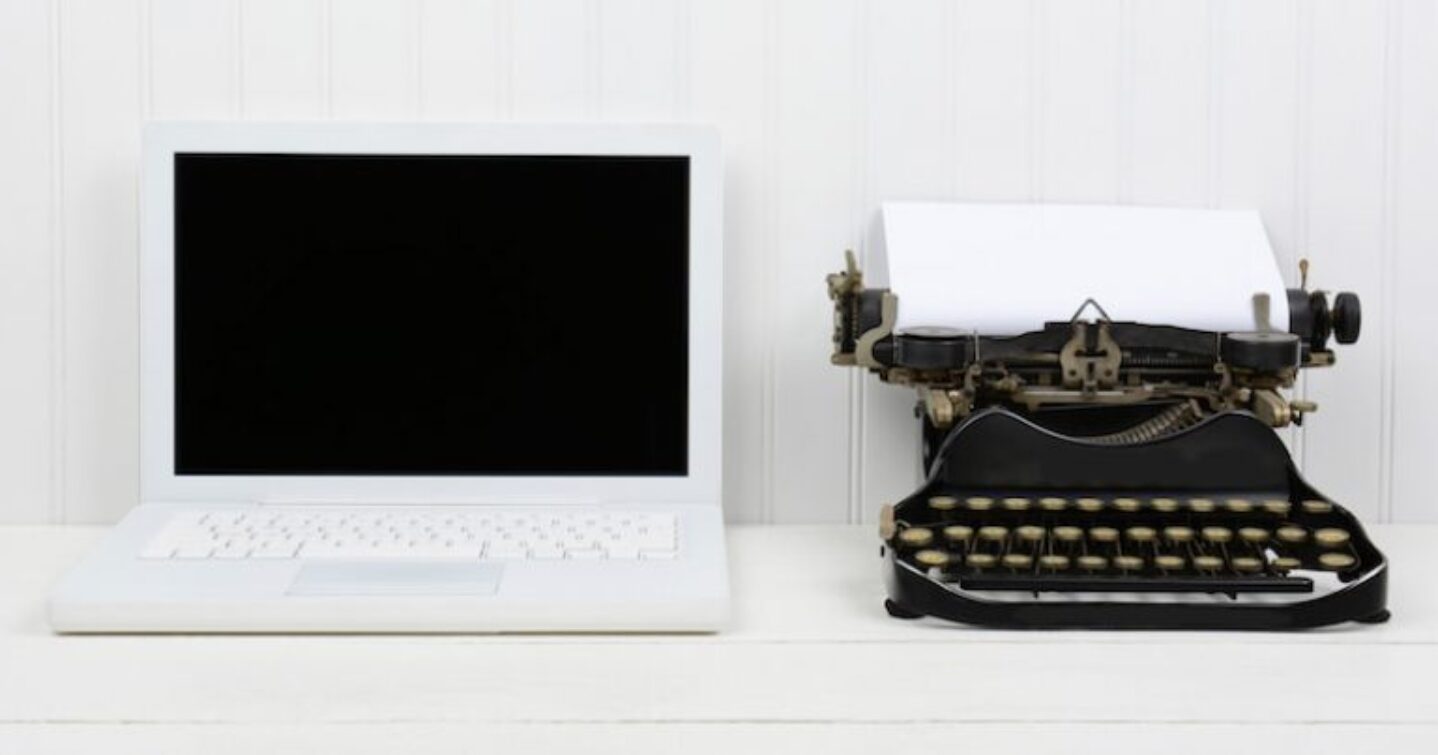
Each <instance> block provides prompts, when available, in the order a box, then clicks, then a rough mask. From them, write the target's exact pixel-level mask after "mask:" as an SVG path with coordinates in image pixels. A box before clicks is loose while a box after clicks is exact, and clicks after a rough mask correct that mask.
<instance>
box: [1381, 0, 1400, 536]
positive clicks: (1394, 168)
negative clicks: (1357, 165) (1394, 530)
mask: <svg viewBox="0 0 1438 755" xmlns="http://www.w3.org/2000/svg"><path fill="white" fill-rule="evenodd" d="M1383 5H1384V7H1383V98H1382V99H1383V135H1382V140H1383V147H1382V159H1383V166H1382V172H1383V183H1382V187H1383V189H1382V190H1383V196H1382V199H1381V200H1380V202H1379V207H1380V213H1381V215H1380V222H1381V224H1382V230H1381V233H1382V239H1381V241H1380V248H1381V252H1382V271H1381V294H1382V297H1383V301H1384V308H1383V321H1382V329H1383V330H1382V333H1383V343H1382V346H1381V348H1380V352H1379V353H1380V358H1381V359H1382V364H1381V366H1380V368H1379V374H1380V375H1381V381H1382V384H1381V386H1380V391H1381V398H1380V400H1379V410H1380V411H1381V412H1382V417H1381V419H1380V422H1379V431H1380V432H1381V437H1380V438H1379V451H1378V460H1379V463H1380V464H1381V465H1382V466H1381V468H1380V469H1379V477H1378V479H1379V498H1378V518H1379V521H1383V522H1391V521H1392V520H1393V439H1394V430H1393V425H1394V421H1393V406H1394V404H1393V391H1394V372H1395V368H1396V359H1395V358H1394V350H1395V345H1396V341H1397V333H1396V330H1397V312H1398V308H1399V306H1400V303H1399V301H1398V296H1397V286H1396V285H1395V282H1394V276H1395V274H1396V266H1397V259H1398V250H1397V238H1398V230H1397V227H1396V226H1397V222H1398V213H1397V211H1396V208H1395V205H1397V203H1398V170H1399V165H1398V144H1397V142H1398V116H1399V110H1398V96H1397V93H1398V91H1399V87H1400V80H1399V77H1400V76H1401V74H1402V70H1401V68H1400V67H1399V61H1400V60H1401V59H1402V58H1401V55H1402V53H1401V50H1400V49H1399V45H1400V44H1401V37H1400V35H1399V30H1400V29H1401V28H1402V6H1401V5H1400V4H1399V2H1397V0H1384V4H1383Z"/></svg>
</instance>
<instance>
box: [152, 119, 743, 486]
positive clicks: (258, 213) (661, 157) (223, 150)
mask: <svg viewBox="0 0 1438 755" xmlns="http://www.w3.org/2000/svg"><path fill="white" fill-rule="evenodd" d="M721 175H722V173H721V167H720V158H719V145H718V139H717V136H716V134H715V133H714V132H713V131H712V130H710V129H707V128H703V127H697V126H678V125H675V126H618V125H582V126H581V125H573V126H570V125H541V126H531V125H512V124H510V125H458V124H403V125H402V124H382V125H376V124H330V123H313V124H249V123H245V124H241V123H235V124H222V123H213V124H198V123H176V124H151V125H149V126H147V127H146V130H145V138H144V165H143V176H142V181H143V184H142V197H143V200H142V226H141V228H142V249H143V252H142V270H141V320H142V322H141V341H142V342H141V346H142V360H141V363H142V376H141V389H142V393H141V427H142V433H141V434H142V437H141V472H142V474H141V478H142V499H143V500H146V501H197V502H203V501H235V500H244V501H294V502H310V501H314V502H366V501H374V502H386V503H404V502H415V503H444V502H475V501H477V502H490V501H493V502H504V503H524V502H540V503H549V502H569V501H576V502H603V501H626V502H644V501H664V502H704V503H712V504H714V505H718V502H719V488H720V448H721V439H720V395H721V388H720V374H721V369H720V349H721V336H720V317H721V311H720V310H721V292H720V286H721V281H722V275H723V269H722V264H721V261H720V228H721V219H720V202H721Z"/></svg>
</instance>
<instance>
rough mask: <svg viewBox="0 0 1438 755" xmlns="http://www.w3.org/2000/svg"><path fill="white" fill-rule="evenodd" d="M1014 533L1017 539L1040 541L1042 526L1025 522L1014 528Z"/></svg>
mask: <svg viewBox="0 0 1438 755" xmlns="http://www.w3.org/2000/svg"><path fill="white" fill-rule="evenodd" d="M1014 534H1016V535H1018V536H1019V539H1020V540H1022V541H1024V542H1026V543H1041V542H1043V539H1044V528H1043V527H1036V526H1034V525H1032V524H1025V525H1023V526H1021V527H1018V528H1016V529H1015V530H1014Z"/></svg>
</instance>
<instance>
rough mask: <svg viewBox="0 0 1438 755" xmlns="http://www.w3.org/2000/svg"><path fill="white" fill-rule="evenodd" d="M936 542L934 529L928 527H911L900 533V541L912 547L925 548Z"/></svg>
mask: <svg viewBox="0 0 1438 755" xmlns="http://www.w3.org/2000/svg"><path fill="white" fill-rule="evenodd" d="M932 542H934V531H933V530H931V529H929V528H928V527H910V528H909V529H906V530H904V531H903V532H900V533H899V543H901V544H903V545H905V546H908V547H910V548H923V547H924V546H927V545H928V544H929V543H932Z"/></svg>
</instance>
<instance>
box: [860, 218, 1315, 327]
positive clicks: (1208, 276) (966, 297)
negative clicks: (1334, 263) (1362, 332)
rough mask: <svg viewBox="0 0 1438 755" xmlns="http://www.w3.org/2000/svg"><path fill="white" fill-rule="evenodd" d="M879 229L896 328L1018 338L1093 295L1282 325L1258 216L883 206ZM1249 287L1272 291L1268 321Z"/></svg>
mask: <svg viewBox="0 0 1438 755" xmlns="http://www.w3.org/2000/svg"><path fill="white" fill-rule="evenodd" d="M881 236H882V238H883V245H884V248H883V250H882V252H881V255H880V258H879V260H878V261H879V263H880V264H885V263H886V265H887V271H886V272H887V282H888V286H889V287H890V288H891V289H892V290H893V292H894V293H895V294H897V295H898V297H899V315H898V328H897V329H898V331H899V332H903V331H904V330H906V329H908V328H913V327H919V326H934V325H938V326H946V327H951V328H959V329H962V330H964V331H972V332H978V333H981V334H984V335H1014V334H1018V333H1023V332H1027V331H1031V330H1037V329H1039V328H1041V327H1042V326H1043V324H1044V323H1045V322H1052V321H1067V320H1068V319H1069V318H1070V317H1072V316H1073V314H1074V312H1075V310H1077V309H1078V308H1079V306H1080V305H1082V304H1083V302H1084V300H1085V299H1087V298H1090V297H1092V298H1093V299H1094V300H1096V301H1097V302H1098V303H1099V304H1100V305H1102V307H1103V308H1104V310H1105V311H1106V312H1107V313H1108V315H1109V317H1110V318H1112V319H1113V320H1115V321H1123V320H1131V321H1136V322H1142V323H1147V324H1151V325H1175V326H1179V327H1186V328H1196V329H1201V330H1212V331H1220V332H1231V331H1241V330H1262V329H1266V326H1267V325H1268V324H1271V325H1272V327H1273V328H1275V329H1277V330H1287V329H1288V299H1287V295H1286V292H1285V288H1284V284H1283V278H1282V276H1281V275H1280V274H1279V270H1278V263H1277V261H1276V259H1275V258H1274V255H1273V250H1272V249H1271V248H1270V247H1269V244H1268V237H1267V235H1266V234H1265V233H1264V230H1263V222H1262V220H1261V219H1260V218H1259V216H1258V213H1257V212H1253V211H1242V210H1190V209H1174V208H1156V207H1117V206H1106V205H1053V204H1049V205H1031V204H948V203H935V202H889V203H885V204H884V206H883V229H882V233H881ZM878 279H879V280H883V278H878ZM1256 294H1266V295H1267V298H1268V312H1267V323H1264V322H1262V321H1260V314H1259V312H1260V310H1259V308H1256V307H1255V295H1256ZM1084 316H1085V318H1086V319H1092V318H1094V317H1096V316H1097V314H1096V313H1094V312H1093V311H1092V310H1090V311H1089V312H1086V313H1085V315H1084Z"/></svg>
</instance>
